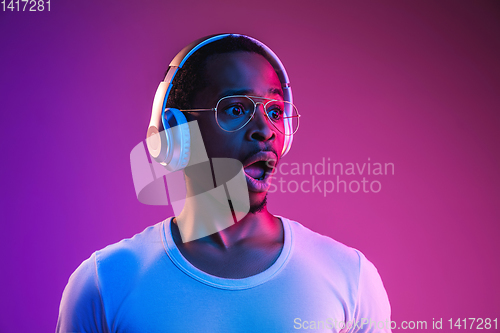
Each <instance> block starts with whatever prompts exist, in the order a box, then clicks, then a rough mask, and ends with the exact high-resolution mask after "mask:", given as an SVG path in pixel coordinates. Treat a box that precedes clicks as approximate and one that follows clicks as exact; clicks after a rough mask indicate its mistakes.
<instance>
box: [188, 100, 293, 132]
mask: <svg viewBox="0 0 500 333" xmlns="http://www.w3.org/2000/svg"><path fill="white" fill-rule="evenodd" d="M233 97H246V98H248V99H249V100H250V101H252V103H253V112H252V115H251V116H250V118H248V120H247V121H246V122H245V123H244V124H243V125H241V126H240V127H239V128H237V129H235V130H231V131H229V130H226V129H224V128H222V126H221V124H219V119H218V118H217V108H218V107H219V104H220V102H221V101H223V100H225V99H228V98H233ZM254 98H255V99H264V100H267V102H265V103H263V102H255V101H254V100H253V99H254ZM270 102H285V104H289V105H290V106H291V107H292V108H294V109H295V111H296V112H297V114H296V115H292V116H284V117H283V122H284V126H285V128H286V127H287V126H289V127H291V124H290V125H288V124H286V122H287V120H288V119H292V118H297V128H296V129H295V131H293V133H289V134H286V130H285V133H283V132H282V131H281V130H280V129H279V128H278V126H277V125H276V124H275V122H274V121H273V120H272V119H271V118H270V117H269V114H268V113H267V108H266V106H267V105H268V104H269V103H270ZM258 104H262V106H263V107H264V114H265V115H266V118H267V119H268V120H269V121H270V122H271V124H273V127H274V128H276V129H277V130H278V131H279V132H280V133H281V134H283V135H287V136H291V135H294V134H295V133H297V131H298V130H299V125H300V121H299V119H300V114H299V110H297V107H296V106H295V105H294V104H293V103H292V102H288V101H284V100H281V99H273V98H266V97H260V96H250V95H231V96H224V97H222V98H221V99H219V101H218V102H217V105H216V106H215V108H211V109H186V110H179V111H185V112H204V111H214V112H215V122H216V123H217V125H219V127H220V128H221V129H222V130H223V131H225V132H236V131H239V130H240V129H242V128H243V127H245V126H246V125H247V124H248V123H249V122H250V121H252V119H253V117H254V116H255V112H256V111H257V105H258ZM285 109H286V108H285ZM289 121H291V120H289Z"/></svg>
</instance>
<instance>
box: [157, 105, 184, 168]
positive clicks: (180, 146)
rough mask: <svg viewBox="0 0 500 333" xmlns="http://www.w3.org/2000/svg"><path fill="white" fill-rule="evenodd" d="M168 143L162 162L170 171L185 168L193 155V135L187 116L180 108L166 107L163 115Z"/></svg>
mask: <svg viewBox="0 0 500 333" xmlns="http://www.w3.org/2000/svg"><path fill="white" fill-rule="evenodd" d="M161 120H162V123H163V128H164V129H165V138H166V145H167V148H166V149H167V152H166V158H165V160H164V162H163V163H162V164H163V165H165V167H166V168H167V170H169V171H177V170H181V169H183V168H185V167H186V166H187V165H188V163H189V158H190V156H191V135H190V133H189V124H188V123H187V120H186V117H185V116H184V114H183V113H182V112H181V111H179V110H178V109H174V108H166V109H165V111H164V112H163V114H162V117H161Z"/></svg>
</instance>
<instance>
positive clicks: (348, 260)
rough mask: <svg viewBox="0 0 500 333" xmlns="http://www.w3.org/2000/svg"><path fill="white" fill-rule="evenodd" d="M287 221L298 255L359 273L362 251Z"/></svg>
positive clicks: (294, 222) (299, 224) (295, 251)
mask: <svg viewBox="0 0 500 333" xmlns="http://www.w3.org/2000/svg"><path fill="white" fill-rule="evenodd" d="M287 220H288V223H289V225H290V229H291V231H292V232H291V237H292V238H293V239H292V242H293V243H294V253H295V254H296V255H299V256H307V257H308V258H309V260H320V261H322V262H328V263H331V264H335V265H338V266H340V267H342V268H343V270H346V271H350V272H359V267H360V261H361V259H362V256H363V255H362V254H361V252H360V251H358V250H356V249H354V248H352V247H349V246H347V245H345V244H343V243H341V242H339V241H336V240H334V239H333V238H331V237H328V236H325V235H321V234H319V233H317V232H315V231H312V230H311V229H309V228H307V227H305V226H304V225H302V224H301V223H299V222H297V221H293V220H289V219H287ZM363 258H364V256H363Z"/></svg>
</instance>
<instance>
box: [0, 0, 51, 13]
mask: <svg viewBox="0 0 500 333" xmlns="http://www.w3.org/2000/svg"><path fill="white" fill-rule="evenodd" d="M1 4H2V9H3V11H4V12H6V11H9V10H10V11H11V12H14V11H16V12H24V11H26V12H43V11H44V10H46V11H48V12H50V0H15V1H14V0H10V1H8V0H7V1H6V0H2V2H1Z"/></svg>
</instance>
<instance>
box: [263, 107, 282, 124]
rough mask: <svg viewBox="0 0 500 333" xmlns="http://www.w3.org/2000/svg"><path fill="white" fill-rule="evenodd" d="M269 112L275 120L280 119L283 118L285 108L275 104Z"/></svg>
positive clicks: (270, 116)
mask: <svg viewBox="0 0 500 333" xmlns="http://www.w3.org/2000/svg"><path fill="white" fill-rule="evenodd" d="M267 114H268V115H269V118H271V120H273V121H279V120H281V119H283V109H281V108H280V107H278V106H273V107H272V108H271V109H270V110H268V111H267Z"/></svg>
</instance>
